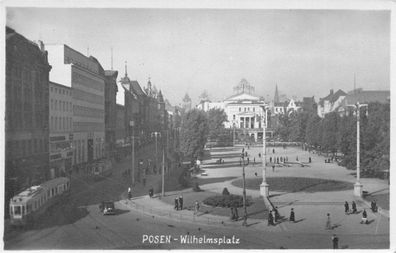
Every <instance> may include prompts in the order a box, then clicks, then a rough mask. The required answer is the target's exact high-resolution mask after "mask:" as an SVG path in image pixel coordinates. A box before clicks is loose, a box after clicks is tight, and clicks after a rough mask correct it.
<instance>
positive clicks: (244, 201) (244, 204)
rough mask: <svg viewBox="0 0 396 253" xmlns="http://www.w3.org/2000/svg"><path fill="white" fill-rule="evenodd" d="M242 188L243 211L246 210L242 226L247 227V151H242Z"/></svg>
mask: <svg viewBox="0 0 396 253" xmlns="http://www.w3.org/2000/svg"><path fill="white" fill-rule="evenodd" d="M241 156H242V177H243V181H242V184H243V185H242V186H243V209H244V212H245V213H244V215H243V223H242V226H246V225H247V207H246V182H245V149H242V154H241Z"/></svg>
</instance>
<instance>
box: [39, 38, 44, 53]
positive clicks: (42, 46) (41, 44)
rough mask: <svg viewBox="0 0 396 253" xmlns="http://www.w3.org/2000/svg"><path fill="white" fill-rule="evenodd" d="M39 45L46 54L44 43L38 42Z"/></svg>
mask: <svg viewBox="0 0 396 253" xmlns="http://www.w3.org/2000/svg"><path fill="white" fill-rule="evenodd" d="M38 44H39V47H40V50H41V51H42V52H44V51H45V47H44V43H43V41H41V40H39V41H38Z"/></svg>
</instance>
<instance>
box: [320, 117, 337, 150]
mask: <svg viewBox="0 0 396 253" xmlns="http://www.w3.org/2000/svg"><path fill="white" fill-rule="evenodd" d="M338 118H339V116H338V114H337V113H336V112H331V113H328V114H326V115H325V118H324V120H323V123H322V130H323V134H322V145H321V146H322V147H323V149H324V151H326V152H332V153H336V152H337V120H338Z"/></svg>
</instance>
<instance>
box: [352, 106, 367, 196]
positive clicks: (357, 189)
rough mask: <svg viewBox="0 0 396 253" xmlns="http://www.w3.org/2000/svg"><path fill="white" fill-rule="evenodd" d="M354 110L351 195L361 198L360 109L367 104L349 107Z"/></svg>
mask: <svg viewBox="0 0 396 253" xmlns="http://www.w3.org/2000/svg"><path fill="white" fill-rule="evenodd" d="M349 106H351V107H353V108H354V110H356V183H355V184H354V187H353V194H354V195H355V196H358V197H361V196H362V188H363V185H362V184H361V183H360V108H362V107H368V105H367V104H359V102H357V103H356V105H349Z"/></svg>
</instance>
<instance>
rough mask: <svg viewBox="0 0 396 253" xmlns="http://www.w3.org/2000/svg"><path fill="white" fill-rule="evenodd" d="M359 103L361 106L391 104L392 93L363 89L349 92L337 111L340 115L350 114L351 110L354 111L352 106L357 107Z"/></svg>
mask: <svg viewBox="0 0 396 253" xmlns="http://www.w3.org/2000/svg"><path fill="white" fill-rule="evenodd" d="M357 102H359V103H360V104H368V103H375V102H377V103H382V104H387V103H388V104H389V103H390V91H389V90H363V89H355V90H353V91H350V92H348V94H347V95H346V96H345V98H344V100H343V101H342V102H341V104H340V106H339V107H338V108H337V111H338V113H339V114H340V115H345V114H348V113H349V111H350V110H352V108H351V106H353V105H356V103H357Z"/></svg>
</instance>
